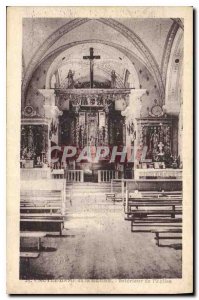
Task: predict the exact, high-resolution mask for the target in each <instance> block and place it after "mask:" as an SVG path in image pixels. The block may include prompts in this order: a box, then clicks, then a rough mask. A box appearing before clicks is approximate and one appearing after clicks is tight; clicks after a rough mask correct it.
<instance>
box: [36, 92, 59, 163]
mask: <svg viewBox="0 0 199 300" xmlns="http://www.w3.org/2000/svg"><path fill="white" fill-rule="evenodd" d="M39 92H40V93H41V94H42V95H43V97H44V111H45V119H46V120H47V123H48V136H47V139H48V150H50V147H51V141H53V142H54V143H55V144H57V145H58V131H59V116H61V115H62V114H63V112H62V111H60V110H59V108H58V107H57V106H56V102H55V92H54V90H53V89H40V90H39ZM52 125H54V128H57V132H53V131H52ZM50 162H51V152H50V151H48V163H49V164H50Z"/></svg>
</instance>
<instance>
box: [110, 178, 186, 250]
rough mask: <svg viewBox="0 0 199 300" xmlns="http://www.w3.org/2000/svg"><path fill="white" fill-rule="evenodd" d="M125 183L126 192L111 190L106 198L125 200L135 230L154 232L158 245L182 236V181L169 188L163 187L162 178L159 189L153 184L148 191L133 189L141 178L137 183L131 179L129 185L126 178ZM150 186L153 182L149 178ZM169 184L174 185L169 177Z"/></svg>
mask: <svg viewBox="0 0 199 300" xmlns="http://www.w3.org/2000/svg"><path fill="white" fill-rule="evenodd" d="M127 183H128V182H127ZM122 184H123V193H118V192H112V193H109V194H107V195H106V199H107V200H112V202H113V203H114V204H115V203H116V202H119V201H122V202H123V205H124V213H125V220H126V221H130V223H131V231H132V232H140V233H141V232H151V233H153V234H154V238H155V240H156V244H157V245H158V246H160V240H181V239H182V189H181V186H180V184H179V182H177V185H176V186H175V185H173V190H166V191H165V190H160V189H161V182H160V183H159V185H158V189H159V190H158V191H155V190H154V187H153V184H151V185H150V186H151V190H148V191H147V190H145V189H144V190H132V189H130V187H131V186H132V185H134V186H135V185H138V184H139V182H138V183H137V182H136V184H135V182H134V183H133V184H132V182H131V184H130V185H128V184H126V183H125V180H123V183H122ZM156 184H157V182H156V183H155V185H156ZM172 184H173V183H172ZM142 185H143V182H142ZM146 186H149V183H148V182H147V183H146ZM165 186H166V185H165V182H164V187H165ZM168 187H170V182H169V180H168ZM168 189H169V188H168Z"/></svg>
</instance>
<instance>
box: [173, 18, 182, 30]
mask: <svg viewBox="0 0 199 300" xmlns="http://www.w3.org/2000/svg"><path fill="white" fill-rule="evenodd" d="M171 20H173V21H174V22H175V23H177V24H178V25H179V26H180V28H182V30H184V24H183V22H182V20H181V19H180V18H171Z"/></svg>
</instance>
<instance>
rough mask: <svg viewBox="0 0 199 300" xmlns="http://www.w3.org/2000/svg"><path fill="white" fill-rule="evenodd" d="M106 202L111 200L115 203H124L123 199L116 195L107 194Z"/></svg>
mask: <svg viewBox="0 0 199 300" xmlns="http://www.w3.org/2000/svg"><path fill="white" fill-rule="evenodd" d="M106 200H107V201H108V200H111V201H113V202H121V201H123V199H122V197H119V196H117V195H116V194H115V193H106Z"/></svg>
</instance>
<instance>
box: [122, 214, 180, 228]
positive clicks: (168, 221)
mask: <svg viewBox="0 0 199 300" xmlns="http://www.w3.org/2000/svg"><path fill="white" fill-rule="evenodd" d="M125 220H126V221H131V231H132V232H133V231H135V230H134V228H135V227H136V228H137V229H138V228H142V230H137V231H144V232H147V231H149V232H150V231H151V230H152V229H154V228H157V227H158V228H159V227H182V218H181V217H177V218H171V217H168V215H161V216H154V215H151V216H145V217H142V218H140V217H138V216H132V215H128V216H127V217H126V218H125Z"/></svg>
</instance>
